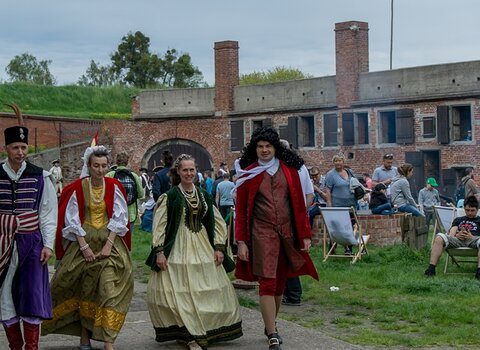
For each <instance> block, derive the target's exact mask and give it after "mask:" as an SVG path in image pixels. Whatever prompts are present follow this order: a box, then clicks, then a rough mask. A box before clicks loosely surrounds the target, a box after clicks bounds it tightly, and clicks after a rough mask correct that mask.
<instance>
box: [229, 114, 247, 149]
mask: <svg viewBox="0 0 480 350" xmlns="http://www.w3.org/2000/svg"><path fill="white" fill-rule="evenodd" d="M244 139H245V133H244V130H243V120H232V121H230V150H231V151H241V150H242V149H243V146H244V143H245V141H244Z"/></svg>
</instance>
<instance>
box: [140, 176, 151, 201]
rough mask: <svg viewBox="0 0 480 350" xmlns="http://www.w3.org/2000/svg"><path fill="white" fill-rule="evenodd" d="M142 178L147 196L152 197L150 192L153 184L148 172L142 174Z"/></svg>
mask: <svg viewBox="0 0 480 350" xmlns="http://www.w3.org/2000/svg"><path fill="white" fill-rule="evenodd" d="M140 178H141V179H142V188H143V190H144V191H145V198H148V197H150V192H152V185H151V184H150V180H149V179H148V175H147V174H142V176H140Z"/></svg>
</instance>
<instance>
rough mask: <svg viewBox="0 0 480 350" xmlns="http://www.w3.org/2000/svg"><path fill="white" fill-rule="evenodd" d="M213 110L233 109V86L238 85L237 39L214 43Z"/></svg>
mask: <svg viewBox="0 0 480 350" xmlns="http://www.w3.org/2000/svg"><path fill="white" fill-rule="evenodd" d="M214 49H215V110H216V111H232V110H233V88H234V87H235V86H237V85H239V81H240V78H239V69H238V41H219V42H216V43H215V48H214Z"/></svg>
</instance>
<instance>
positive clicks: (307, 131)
mask: <svg viewBox="0 0 480 350" xmlns="http://www.w3.org/2000/svg"><path fill="white" fill-rule="evenodd" d="M314 124H315V123H314V118H313V116H301V117H299V118H298V146H299V147H314V146H315V127H314Z"/></svg>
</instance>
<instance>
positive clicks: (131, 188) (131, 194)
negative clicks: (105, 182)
mask: <svg viewBox="0 0 480 350" xmlns="http://www.w3.org/2000/svg"><path fill="white" fill-rule="evenodd" d="M113 177H114V178H115V179H117V180H118V181H120V182H121V183H122V185H123V187H124V188H125V192H127V204H128V205H131V204H133V203H137V199H138V191H137V181H135V177H134V176H133V174H132V172H131V171H130V170H128V169H116V170H115V174H114V175H113Z"/></svg>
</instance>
